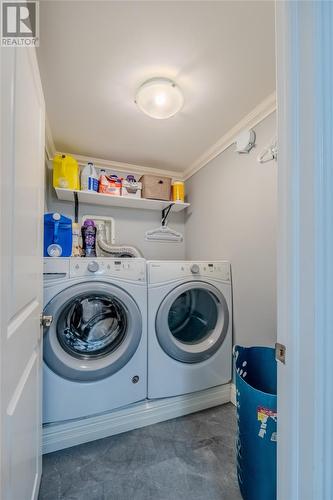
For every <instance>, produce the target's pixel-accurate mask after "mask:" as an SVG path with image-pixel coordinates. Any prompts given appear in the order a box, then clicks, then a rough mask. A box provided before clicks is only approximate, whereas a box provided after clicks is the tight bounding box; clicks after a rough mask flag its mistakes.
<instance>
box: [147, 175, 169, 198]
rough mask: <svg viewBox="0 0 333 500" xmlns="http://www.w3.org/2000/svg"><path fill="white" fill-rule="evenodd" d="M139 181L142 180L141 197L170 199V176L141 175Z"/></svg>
mask: <svg viewBox="0 0 333 500" xmlns="http://www.w3.org/2000/svg"><path fill="white" fill-rule="evenodd" d="M140 182H142V197H143V198H148V199H150V200H163V201H169V200H170V199H171V177H162V176H159V175H143V176H142V177H141V178H140Z"/></svg>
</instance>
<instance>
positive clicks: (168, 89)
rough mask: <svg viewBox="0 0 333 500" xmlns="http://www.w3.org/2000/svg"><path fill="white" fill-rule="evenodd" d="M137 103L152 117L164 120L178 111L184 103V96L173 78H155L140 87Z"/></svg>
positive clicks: (136, 98)
mask: <svg viewBox="0 0 333 500" xmlns="http://www.w3.org/2000/svg"><path fill="white" fill-rule="evenodd" d="M135 103H136V104H137V105H138V107H139V108H140V109H141V111H143V112H144V113H145V114H146V115H148V116H150V117H151V118H156V119H158V120H164V119H165V118H170V117H171V116H173V115H175V114H176V113H178V111H179V110H180V109H181V108H182V106H183V104H184V97H183V94H182V92H181V90H180V88H179V87H178V86H177V85H176V84H175V83H174V82H173V81H172V80H169V79H168V78H153V79H151V80H148V81H147V82H145V83H144V84H143V85H141V87H139V89H138V91H137V93H136V97H135Z"/></svg>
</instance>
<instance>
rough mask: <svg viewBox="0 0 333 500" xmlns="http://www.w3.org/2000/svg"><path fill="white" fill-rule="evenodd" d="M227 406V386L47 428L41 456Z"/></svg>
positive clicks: (44, 430)
mask: <svg viewBox="0 0 333 500" xmlns="http://www.w3.org/2000/svg"><path fill="white" fill-rule="evenodd" d="M228 402H230V384H226V385H223V386H218V387H213V388H211V389H206V390H205V391H200V392H195V393H192V394H186V395H184V396H176V397H173V398H165V399H156V400H145V401H141V402H139V403H135V404H133V405H130V406H126V407H125V408H120V409H118V410H114V411H112V412H109V413H103V414H101V415H97V416H96V415H95V416H92V417H87V418H84V419H78V420H71V421H67V422H60V423H57V424H47V425H45V426H44V429H43V453H50V452H52V451H56V450H61V449H64V448H69V447H70V446H76V445H78V444H82V443H87V442H89V441H93V440H95V439H101V438H104V437H107V436H113V435H115V434H120V433H122V432H127V431H131V430H133V429H138V428H140V427H145V426H147V425H152V424H156V423H158V422H163V421H165V420H169V419H171V418H176V417H181V416H183V415H188V414H189V413H194V412H197V411H200V410H204V409H206V408H212V407H213V406H218V405H221V404H224V403H228Z"/></svg>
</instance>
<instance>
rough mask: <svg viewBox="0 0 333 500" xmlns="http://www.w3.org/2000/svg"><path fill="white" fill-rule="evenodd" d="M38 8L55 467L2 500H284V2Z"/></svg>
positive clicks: (51, 462)
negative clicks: (278, 355) (280, 69)
mask: <svg viewBox="0 0 333 500" xmlns="http://www.w3.org/2000/svg"><path fill="white" fill-rule="evenodd" d="M30 3H31V5H32V4H33V5H34V6H35V9H36V11H32V10H29V9H32V7H31V5H30V7H29V9H28V10H27V11H28V14H29V15H30V16H31V15H32V13H33V12H34V13H35V14H36V12H37V14H36V15H37V17H36V18H35V23H36V25H37V23H38V29H39V31H38V43H37V44H36V45H37V48H36V53H32V52H29V54H28V55H27V56H25V52H24V50H25V49H24V50H23V49H22V50H21V49H19V48H18V49H16V51H17V55H16V56H15V58H14V59H13V60H12V61H11V60H9V62H8V67H11V68H14V67H15V68H16V66H15V65H17V69H15V68H14V69H13V74H15V75H16V76H15V77H14V78H16V79H17V81H19V82H20V81H25V80H26V81H29V82H30V84H29V89H25V88H23V86H22V89H20V88H19V90H18V98H17V99H21V101H18V102H22V103H24V102H25V99H26V92H29V93H30V94H29V95H33V96H34V99H31V103H30V101H29V106H27V109H26V110H22V111H21V115H19V118H17V120H18V119H21V120H24V116H25V113H27V114H28V113H29V114H34V116H36V120H35V122H34V126H33V127H31V129H29V130H27V131H26V132H25V133H26V137H25V133H23V132H22V137H21V136H20V140H21V141H22V142H24V141H26V143H27V144H28V145H27V148H29V147H30V146H29V144H38V147H39V150H42V154H40V156H42V160H41V163H40V162H39V159H38V158H39V156H33V154H32V153H31V154H30V153H29V154H30V157H31V158H33V161H32V160H31V162H30V163H31V164H32V165H34V166H33V168H32V170H31V171H30V170H29V171H27V170H25V169H24V168H23V167H22V169H21V170H18V173H17V175H18V176H20V175H22V176H24V178H25V183H26V187H27V191H28V193H29V194H27V193H26V192H25V191H24V190H22V193H21V191H20V190H18V191H16V195H17V194H18V193H19V194H20V196H18V201H17V202H15V203H17V204H18V205H17V206H16V205H15V204H13V203H12V204H11V205H10V204H9V206H13V207H14V208H12V209H11V210H12V211H13V213H14V211H15V210H17V211H18V213H19V214H21V215H20V216H22V213H23V212H24V211H25V210H26V211H27V212H29V214H33V216H34V218H35V219H34V221H35V222H36V220H37V221H38V228H39V229H38V232H36V230H35V226H32V225H30V226H29V224H30V222H29V221H28V222H27V226H26V227H25V229H24V231H23V232H22V235H21V236H20V238H21V239H19V245H22V246H23V245H25V246H27V247H28V250H29V252H30V254H31V255H33V254H34V252H35V253H36V252H37V253H38V252H39V251H40V255H41V256H43V257H42V258H41V259H40V264H39V267H38V266H37V268H36V269H37V270H36V271H34V272H35V274H36V276H37V275H38V276H39V278H40V279H38V280H37V278H36V280H35V281H33V280H32V278H31V276H30V275H28V274H27V275H26V283H25V285H24V287H25V288H24V290H25V292H24V294H23V292H22V294H21V295H20V296H19V298H18V299H17V301H18V302H17V304H18V305H17V308H18V309H17V310H20V311H21V310H22V311H23V310H24V311H25V312H24V318H29V315H30V314H32V312H33V309H34V307H35V304H39V305H40V306H41V312H42V314H41V325H42V333H41V338H40V340H39V341H38V340H37V339H35V340H34V341H31V343H30V346H29V347H28V346H26V345H24V346H23V347H24V349H25V350H26V355H25V357H26V358H27V359H31V360H36V373H35V375H31V382H27V395H26V396H25V399H22V401H23V402H22V403H21V406H19V405H16V406H15V407H14V406H13V407H11V408H13V409H12V413H11V415H12V414H13V415H14V416H13V420H12V422H14V423H12V424H11V425H12V426H13V427H12V428H13V429H15V425H16V424H15V422H16V421H17V422H18V421H19V418H20V416H21V417H22V415H23V414H24V415H26V414H27V420H26V429H27V431H26V432H27V434H29V436H32V437H31V438H29V439H30V441H29V440H28V441H29V442H28V441H27V440H26V439H25V440H23V441H22V443H23V444H22V446H23V448H24V454H26V455H29V454H30V455H31V456H34V459H36V460H35V463H36V464H37V465H36V466H32V465H31V464H30V469H29V471H28V472H26V476H24V479H22V482H21V481H18V482H17V484H13V483H14V482H10V485H9V486H8V491H11V492H12V493H10V494H8V495H7V496H6V497H4V500H28V499H30V498H32V499H34V500H37V499H39V500H60V499H61V500H73V499H80V500H85V499H89V500H128V499H135V500H149V499H154V500H174V499H178V498H183V499H184V500H201V499H207V500H241V499H242V498H243V499H244V500H254V499H256V500H275V499H276V498H277V497H276V483H277V476H276V461H277V456H276V447H277V446H276V441H277V440H276V427H277V418H276V415H277V407H276V397H277V394H276V392H277V389H276V384H277V382H276V373H277V363H276V359H275V343H276V341H277V306H276V303H277V297H276V287H277V280H276V260H277V208H278V200H277V196H278V192H277V184H278V182H277V173H278V147H277V117H276V108H277V104H276V102H277V99H276V57H275V2H274V1H270V0H267V1H252V0H247V1H236V2H235V1H208V2H207V1H142V0H138V1H111V0H110V1H93V2H90V1H83V0H82V1H81V0H79V1H66V2H65V1H53V0H50V1H40V2H30ZM20 50H21V52H20ZM29 50H30V49H29ZM8 51H9V50H8ZM10 65H11V66H10ZM20 72H21V73H20ZM17 75H18V76H17ZM17 85H19V84H17ZM8 92H9V90H8ZM22 106H23V105H22ZM23 107H24V106H23ZM41 128H42V130H43V133H42V134H41V135H40V129H41ZM44 130H45V142H44ZM21 161H22V162H23V163H24V158H21ZM41 165H42V166H41ZM40 167H41V168H40ZM40 170H41V171H40ZM41 172H42V173H41ZM10 196H11V195H10V193H8V197H10ZM8 200H10V198H8ZM41 206H43V209H42V214H41V208H40V207H41ZM40 214H41V216H40ZM14 215H15V214H14ZM27 218H28V216H27ZM27 235H29V238H27ZM31 235H36V238H33V237H32V236H31ZM23 236H24V239H23ZM30 240H33V241H30ZM30 247H31V248H30ZM24 248H25V247H24ZM30 254H29V255H30ZM24 265H26V263H24ZM34 265H35V264H34ZM34 269H35V268H34ZM31 272H32V271H31ZM38 273H39V274H38ZM18 279H19V278H17V280H18ZM20 279H21V278H20ZM27 283H30V284H31V286H30V285H29V286H30V288H29V286H28V285H27ZM22 286H23V285H22ZM41 289H42V290H43V291H42V292H41ZM34 294H35V295H34ZM24 307H25V309H23V308H24ZM36 307H37V305H36ZM15 325H16V326H15ZM17 325H19V323H15V324H14V326H15V328H16V327H17V328H19V326H17ZM14 326H13V328H14ZM14 336H15V333H14ZM13 338H14V337H13ZM32 346H35V347H32ZM41 346H42V347H41ZM8 349H9V347H8ZM24 349H23V350H22V356H23V351H24ZM29 349H30V350H29ZM38 360H39V361H38ZM34 363H35V361H31V372H32V370H33V366H35V365H34ZM23 365H24V363H23V361H22V366H23ZM29 366H30V365H29ZM18 373H19V372H18ZM22 373H23V374H24V373H28V372H26V371H24V370H23V369H22ZM22 373H21V375H20V376H21V377H22V376H23V375H22ZM17 377H19V375H17ZM33 377H34V378H33ZM20 380H21V379H20ZM22 380H23V379H22ZM27 380H28V379H27ZM29 384H30V385H29ZM36 387H37V388H38V391H36V390H35V389H36ZM28 391H30V392H28ZM12 394H13V396H12V397H13V398H14V396H15V394H17V392H15V388H13V391H12ZM15 397H16V396H15ZM14 399H15V398H14ZM28 400H29V401H30V403H28V402H27V401H28ZM31 401H33V402H34V405H33V404H32V403H31ZM32 406H34V410H33V411H32V410H31V407H32ZM15 408H18V409H17V410H16V409H15ZM36 408H37V409H36ZM250 409H251V412H252V413H251V412H250ZM14 410H15V411H14ZM249 429H250V430H251V432H250V431H249ZM13 439H14V445H13V446H14V447H15V448H16V450H18V449H19V447H20V446H19V442H18V438H13ZM15 440H16V441H15ZM32 441H33V442H34V443H35V447H36V449H34V452H32V451H31V449H32V448H33V445H32ZM15 443H16V444H15ZM29 450H30V451H29ZM258 450H259V452H260V453H259V452H258ZM16 452H17V453H19V451H16ZM41 455H42V457H41ZM18 456H19V455H18ZM13 460H14V459H13ZM254 463H256V466H255V467H253V464H254ZM27 492H29V493H27ZM285 500H287V499H285Z"/></svg>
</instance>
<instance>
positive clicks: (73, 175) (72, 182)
mask: <svg viewBox="0 0 333 500" xmlns="http://www.w3.org/2000/svg"><path fill="white" fill-rule="evenodd" d="M53 187H55V188H56V187H57V188H65V189H75V190H79V189H80V169H79V165H78V162H77V161H76V160H75V158H73V157H72V156H69V155H56V156H55V157H54V158H53Z"/></svg>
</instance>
